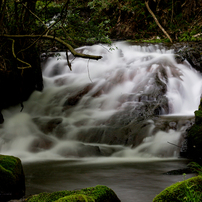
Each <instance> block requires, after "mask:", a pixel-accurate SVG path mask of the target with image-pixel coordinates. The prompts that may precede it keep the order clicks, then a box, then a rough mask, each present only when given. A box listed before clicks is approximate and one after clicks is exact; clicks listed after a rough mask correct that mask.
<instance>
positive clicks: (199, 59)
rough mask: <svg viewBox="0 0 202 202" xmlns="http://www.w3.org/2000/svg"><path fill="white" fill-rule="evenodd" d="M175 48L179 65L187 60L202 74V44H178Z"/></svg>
mask: <svg viewBox="0 0 202 202" xmlns="http://www.w3.org/2000/svg"><path fill="white" fill-rule="evenodd" d="M173 47H174V49H175V53H176V54H177V56H176V60H177V61H178V62H179V63H182V62H183V61H184V60H187V61H188V62H189V63H190V64H191V66H192V67H193V68H195V69H196V70H198V71H200V72H202V42H183V43H176V44H174V45H173Z"/></svg>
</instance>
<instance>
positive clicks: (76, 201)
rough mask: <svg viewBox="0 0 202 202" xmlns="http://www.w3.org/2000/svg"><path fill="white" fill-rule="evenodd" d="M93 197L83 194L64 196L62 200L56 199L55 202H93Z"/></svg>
mask: <svg viewBox="0 0 202 202" xmlns="http://www.w3.org/2000/svg"><path fill="white" fill-rule="evenodd" d="M94 201H95V200H94V199H93V197H90V196H86V195H84V194H75V195H74V194H73V195H69V196H65V197H63V198H60V199H58V200H57V201H56V202H94Z"/></svg>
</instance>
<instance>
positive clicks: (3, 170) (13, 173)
mask: <svg viewBox="0 0 202 202" xmlns="http://www.w3.org/2000/svg"><path fill="white" fill-rule="evenodd" d="M24 195H25V176H24V172H23V168H22V164H21V160H20V159H19V158H17V157H13V156H5V155H0V201H9V200H10V199H19V198H22V197H23V196H24Z"/></svg>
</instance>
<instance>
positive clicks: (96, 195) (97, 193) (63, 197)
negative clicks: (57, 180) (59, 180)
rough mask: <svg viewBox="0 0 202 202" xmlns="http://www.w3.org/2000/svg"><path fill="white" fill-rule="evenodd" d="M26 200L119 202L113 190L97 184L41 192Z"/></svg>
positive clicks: (28, 201) (31, 201)
mask: <svg viewBox="0 0 202 202" xmlns="http://www.w3.org/2000/svg"><path fill="white" fill-rule="evenodd" d="M26 201H27V202H35V201H38V202H42V201H43V202H48V201H55V202H56V201H57V202H65V201H66V202H67V201H69V202H70V201H71V202H73V201H75V202H78V201H80V202H86V201H88V202H120V200H119V198H118V197H117V196H116V194H115V193H114V191H113V190H111V189H110V188H108V187H106V186H101V185H98V186H96V187H90V188H86V189H82V190H77V191H58V192H53V193H41V194H38V195H34V196H31V197H29V198H28V199H27V200H26Z"/></svg>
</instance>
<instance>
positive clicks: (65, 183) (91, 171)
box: [23, 159, 192, 202]
mask: <svg viewBox="0 0 202 202" xmlns="http://www.w3.org/2000/svg"><path fill="white" fill-rule="evenodd" d="M186 164H187V161H186V160H180V159H179V160H169V161H160V162H159V161H157V162H128V163H127V162H124V163H123V162H122V163H120V162H119V163H118V162H114V163H112V162H111V163H103V162H102V163H93V162H91V163H84V162H78V161H48V162H35V163H33V162H32V163H24V165H23V166H24V172H25V176H26V196H29V195H30V194H36V193H40V192H53V191H59V190H77V189H82V188H86V187H91V186H96V185H98V184H99V185H106V186H108V187H110V188H111V189H113V190H114V191H115V193H116V194H117V195H118V197H119V198H120V200H121V201H122V202H134V201H135V202H152V199H153V198H154V197H155V196H156V195H157V194H158V193H159V192H161V191H162V190H163V189H165V188H166V187H167V186H169V185H171V184H173V183H175V182H177V181H182V180H183V176H182V175H165V174H163V173H165V172H167V171H170V170H174V169H179V168H184V167H185V166H186ZM191 176H192V175H187V178H188V177H191Z"/></svg>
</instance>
